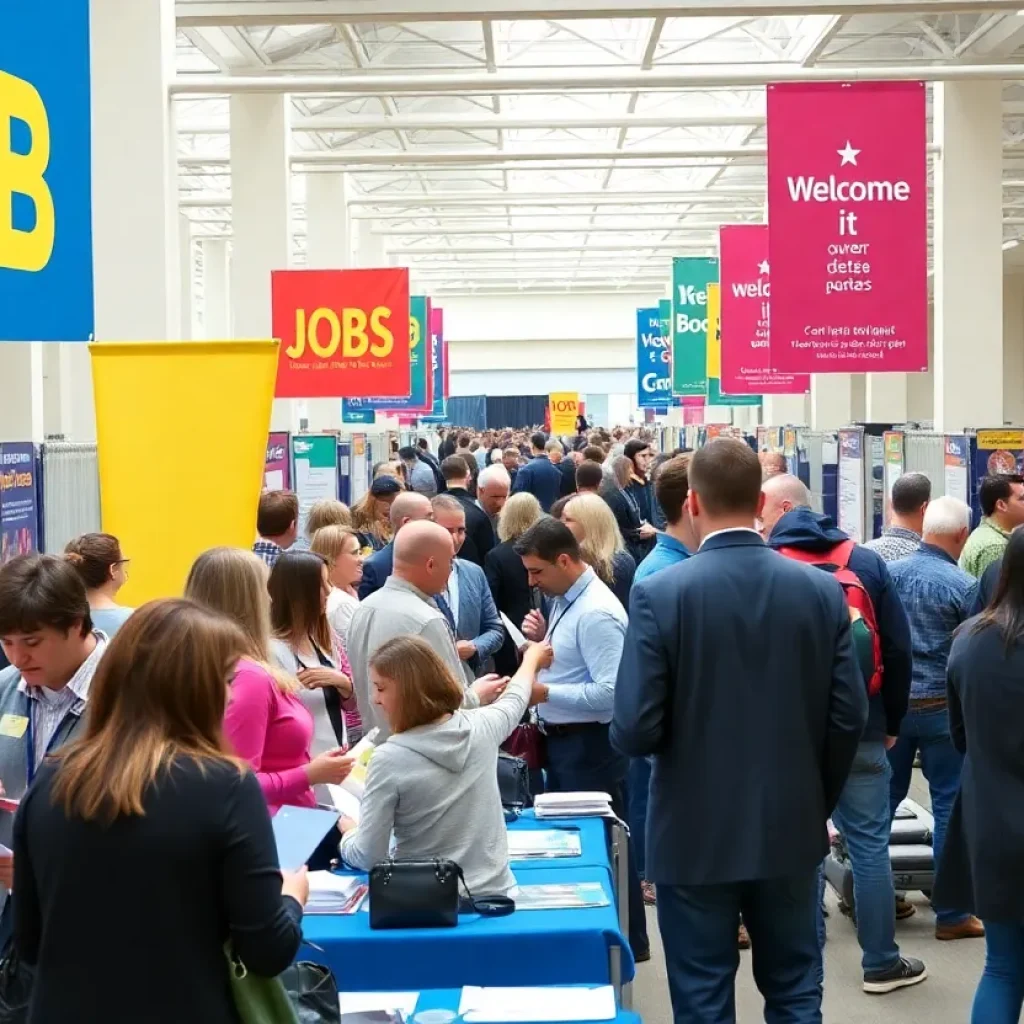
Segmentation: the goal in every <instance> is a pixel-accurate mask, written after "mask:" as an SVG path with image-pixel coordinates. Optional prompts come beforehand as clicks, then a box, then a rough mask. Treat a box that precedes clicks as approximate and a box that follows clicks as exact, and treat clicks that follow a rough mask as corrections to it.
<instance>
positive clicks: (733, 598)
mask: <svg viewBox="0 0 1024 1024" xmlns="http://www.w3.org/2000/svg"><path fill="white" fill-rule="evenodd" d="M689 484H690V493H689V496H688V498H687V502H688V507H689V510H690V514H691V517H692V519H693V525H694V529H695V531H696V533H697V535H698V537H699V538H701V540H702V543H701V547H700V550H699V551H698V553H697V554H696V555H694V556H693V557H692V558H689V559H687V560H686V561H685V562H682V563H681V564H679V565H677V566H673V567H672V568H669V569H665V570H664V571H662V572H660V573H657V574H655V575H654V576H651V577H650V578H649V579H647V580H644V581H643V582H642V583H640V584H638V585H637V586H635V587H634V588H633V594H632V600H631V606H630V617H629V629H628V632H627V635H626V642H625V650H624V652H623V656H622V661H621V663H620V668H619V675H618V681H617V683H616V688H615V712H614V717H613V720H612V728H611V739H612V743H613V744H614V745H616V746H617V747H618V748H619V750H621V751H622V752H623V753H625V754H628V755H630V756H633V757H644V756H649V755H653V760H654V765H653V774H652V779H651V796H650V806H649V812H648V819H647V863H646V872H647V877H648V879H649V880H651V881H653V882H655V883H656V885H657V899H658V921H659V924H660V927H661V935H662V939H663V942H664V946H665V959H666V965H667V968H668V977H669V987H670V991H671V995H672V1003H673V1007H674V1012H675V1019H676V1020H677V1021H694V1022H697V1021H700V1022H704V1021H727V1020H735V1005H734V999H735V991H734V987H735V976H736V968H737V957H736V928H737V925H738V922H739V918H740V915H741V914H742V916H743V921H744V923H745V924H746V926H747V929H748V931H749V932H750V940H751V943H752V945H753V947H754V951H755V956H756V957H757V963H758V970H757V983H758V987H759V988H760V991H761V994H762V995H763V996H764V999H765V1007H766V1008H765V1014H766V1019H769V1020H783V1019H785V1020H788V1021H793V1022H794V1024H795V1022H805V1021H806V1022H812V1021H815V1022H820V1021H821V990H820V987H819V984H818V976H819V972H820V969H821V953H820V950H819V947H818V938H817V934H816V927H815V906H816V900H817V875H818V866H819V864H820V863H821V861H822V859H823V858H824V856H825V854H826V853H827V851H828V836H827V833H826V829H825V822H826V820H827V818H828V816H829V813H830V812H831V810H832V808H833V807H834V806H835V803H836V800H837V798H838V796H839V793H840V791H841V790H842V787H843V784H844V782H845V781H846V776H847V774H848V772H849V770H850V766H851V764H852V763H853V759H854V755H855V754H856V751H857V743H858V740H859V739H860V735H861V731H862V730H863V728H864V723H865V721H866V718H867V693H866V691H865V687H864V682H863V680H862V678H861V675H860V669H859V667H858V664H857V661H856V659H855V655H854V650H853V646H852V642H851V637H850V618H849V611H848V609H847V606H846V600H845V598H844V595H843V591H842V588H841V587H840V586H839V584H838V583H837V582H836V581H835V580H834V579H832V578H831V577H830V576H829V575H827V574H826V573H823V572H822V571H821V570H820V569H815V568H813V567H810V566H805V565H800V564H798V563H795V562H792V561H790V560H788V559H785V558H782V557H780V556H779V555H777V554H776V553H775V552H773V551H771V550H769V549H768V548H767V547H765V545H764V542H763V541H762V540H761V538H760V536H758V534H757V533H756V531H755V530H754V519H755V517H756V516H757V515H758V514H759V512H760V508H761V504H762V502H763V498H762V495H761V467H760V464H759V463H758V461H757V456H756V455H755V454H754V452H753V451H751V449H750V448H749V447H748V446H747V445H746V444H744V443H743V442H742V441H738V440H735V439H731V438H721V439H719V440H716V441H713V442H711V444H709V445H707V446H706V447H704V448H702V449H701V450H700V451H699V452H697V453H696V454H695V455H694V457H693V460H692V461H691V463H690V469H689Z"/></svg>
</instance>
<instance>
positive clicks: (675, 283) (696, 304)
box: [672, 256, 718, 395]
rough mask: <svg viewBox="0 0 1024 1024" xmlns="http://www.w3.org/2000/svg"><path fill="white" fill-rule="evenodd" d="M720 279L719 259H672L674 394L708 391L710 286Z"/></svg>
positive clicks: (696, 393) (702, 393)
mask: <svg viewBox="0 0 1024 1024" xmlns="http://www.w3.org/2000/svg"><path fill="white" fill-rule="evenodd" d="M717 280H718V260H717V259H709V258H707V257H704V256H676V257H675V258H674V259H673V260H672V394H674V395H704V394H707V390H708V379H707V377H708V373H707V361H708V353H707V344H708V341H707V339H708V285H709V284H711V283H712V282H713V281H717Z"/></svg>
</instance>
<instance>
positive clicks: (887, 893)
mask: <svg viewBox="0 0 1024 1024" xmlns="http://www.w3.org/2000/svg"><path fill="white" fill-rule="evenodd" d="M890 775H891V769H890V767H889V761H888V759H887V758H886V756H885V744H883V743H882V741H881V740H877V741H866V742H863V743H861V744H860V746H859V747H858V748H857V756H856V757H855V758H854V759H853V768H852V769H851V770H850V775H849V778H848V779H847V780H846V785H845V786H843V792H842V794H841V795H840V797H839V803H838V804H837V806H836V809H835V810H834V811H833V812H832V821H833V822H834V823H835V826H836V828H837V829H839V831H840V832H841V833H842V836H843V839H844V841H845V842H846V849H847V851H848V852H849V854H850V865H851V867H852V868H853V899H854V902H855V904H856V911H857V941H858V942H859V943H860V948H861V967H862V968H863V969H864V971H865V972H867V971H882V970H885V969H886V968H887V967H892V965H893V964H895V963H896V961H897V960H899V958H900V948H899V946H897V945H896V894H895V892H894V891H893V886H892V867H891V865H890V863H889V832H890V829H891V822H890V819H889V777H890ZM818 932H819V935H820V936H824V932H825V922H824V921H823V920H822V918H821V906H820V904H819V906H818Z"/></svg>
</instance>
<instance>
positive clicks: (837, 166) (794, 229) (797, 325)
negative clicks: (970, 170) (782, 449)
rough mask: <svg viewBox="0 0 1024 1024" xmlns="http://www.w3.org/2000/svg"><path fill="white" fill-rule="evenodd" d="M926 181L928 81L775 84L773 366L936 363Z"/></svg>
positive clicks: (788, 369) (771, 92) (881, 367)
mask: <svg viewBox="0 0 1024 1024" xmlns="http://www.w3.org/2000/svg"><path fill="white" fill-rule="evenodd" d="M808 126H813V130H809V128H808ZM926 181H927V158H926V133H925V89H924V84H923V83H921V82H852V83H851V82H823V83H809V84H782V85H771V86H769V87H768V224H769V242H768V259H769V263H770V265H771V291H772V303H771V322H770V326H769V339H770V352H771V367H772V369H773V370H775V371H776V372H779V373H850V372H865V371H869V372H879V371H902V372H916V371H923V370H926V369H927V368H928V281H927V272H928V271H927V264H928V252H927V235H926V232H927V192H926V188H927V185H926Z"/></svg>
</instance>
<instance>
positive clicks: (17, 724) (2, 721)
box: [0, 715, 28, 740]
mask: <svg viewBox="0 0 1024 1024" xmlns="http://www.w3.org/2000/svg"><path fill="white" fill-rule="evenodd" d="M27 728H28V718H26V717H25V715H3V716H0V736H10V737H12V738H13V739H16V740H20V739H21V737H22V736H24V735H25V730H26V729H27Z"/></svg>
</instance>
